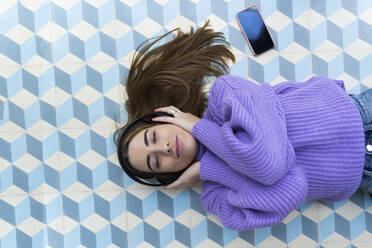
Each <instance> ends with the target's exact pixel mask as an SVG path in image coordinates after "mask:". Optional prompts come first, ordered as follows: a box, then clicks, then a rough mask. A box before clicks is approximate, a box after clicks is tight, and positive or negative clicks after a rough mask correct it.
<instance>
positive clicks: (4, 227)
mask: <svg viewBox="0 0 372 248" xmlns="http://www.w3.org/2000/svg"><path fill="white" fill-rule="evenodd" d="M0 226H1V228H0V238H1V239H2V238H3V237H4V236H5V235H7V234H8V233H9V232H10V231H13V230H14V228H15V226H13V225H11V224H9V223H8V222H6V221H3V220H2V219H0Z"/></svg>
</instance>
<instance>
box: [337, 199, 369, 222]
mask: <svg viewBox="0 0 372 248" xmlns="http://www.w3.org/2000/svg"><path fill="white" fill-rule="evenodd" d="M363 211H364V210H363V209H362V208H360V207H359V206H357V205H355V204H354V203H352V202H351V201H347V202H346V203H345V204H344V205H342V206H341V207H339V208H338V209H337V210H335V212H336V213H338V214H339V215H341V216H342V217H344V218H346V219H347V220H348V221H351V220H353V219H354V218H355V217H357V216H358V215H359V214H360V213H361V212H363Z"/></svg>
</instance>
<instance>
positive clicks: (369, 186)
mask: <svg viewBox="0 0 372 248" xmlns="http://www.w3.org/2000/svg"><path fill="white" fill-rule="evenodd" d="M349 96H350V97H351V98H352V99H353V100H354V102H355V104H356V106H357V107H358V109H359V112H360V114H361V116H362V119H363V127H364V134H365V144H366V145H368V144H370V145H371V146H372V89H368V90H366V91H364V92H362V93H360V94H358V95H355V94H349ZM365 151H366V153H365V159H364V171H363V176H362V182H361V184H360V186H359V188H360V189H362V190H364V191H368V192H369V193H372V150H371V151H368V149H367V147H366V149H365ZM371 196H372V195H371Z"/></svg>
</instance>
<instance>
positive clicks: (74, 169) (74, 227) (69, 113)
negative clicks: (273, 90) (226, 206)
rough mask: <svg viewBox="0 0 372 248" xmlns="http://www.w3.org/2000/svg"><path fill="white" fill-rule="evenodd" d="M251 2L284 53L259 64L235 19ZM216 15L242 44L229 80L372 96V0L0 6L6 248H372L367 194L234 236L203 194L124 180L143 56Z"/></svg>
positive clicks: (98, 0)
mask: <svg viewBox="0 0 372 248" xmlns="http://www.w3.org/2000/svg"><path fill="white" fill-rule="evenodd" d="M252 3H256V4H257V5H258V6H259V8H260V9H261V10H262V14H263V16H264V18H265V20H266V22H267V24H268V26H269V28H270V32H271V33H272V35H273V37H274V39H275V42H276V49H275V50H271V51H269V52H267V53H265V54H263V55H261V56H259V57H254V56H252V54H251V52H250V50H249V47H248V45H247V43H246V41H245V40H244V38H243V35H242V33H241V32H240V29H239V28H238V25H237V23H236V21H235V19H234V16H235V13H236V12H237V11H239V10H241V9H243V8H245V7H248V6H250V5H251V4H252ZM206 18H209V19H210V20H211V22H212V26H213V27H214V28H215V29H216V30H218V31H222V32H223V33H224V34H225V35H226V37H227V39H228V40H229V41H230V43H231V45H232V47H233V51H234V54H235V55H236V58H237V62H236V63H235V64H234V65H232V66H231V74H235V75H239V76H243V77H246V78H249V79H251V80H253V81H255V82H258V83H263V82H270V83H271V84H276V83H279V82H282V81H287V80H296V81H302V80H305V79H307V78H309V77H310V76H312V75H313V74H322V75H326V76H329V77H332V78H337V79H343V80H345V86H346V88H347V91H348V93H359V92H361V91H364V90H365V89H367V88H371V87H372V1H371V0H307V1H299V0H276V1H275V0H261V1H259V0H256V1H253V0H246V1H244V0H230V1H229V0H38V1H36V0H18V1H17V0H1V1H0V23H1V25H0V102H1V103H0V119H1V120H0V186H1V187H0V246H1V247H7V248H9V247H22V248H23V247H68V248H71V247H87V248H91V247H141V248H144V247H207V248H210V247H229V248H235V247H254V246H257V247H295V248H297V247H301V248H302V247H309V248H310V247H337V248H341V247H371V244H372V234H371V232H372V206H371V205H372V200H371V198H370V197H369V196H368V195H367V194H365V193H364V192H361V191H357V192H356V193H355V194H354V195H353V196H352V197H351V198H350V199H349V200H347V201H344V202H337V203H334V204H324V203H321V202H317V201H308V202H305V203H304V204H303V205H302V206H301V208H299V209H297V210H295V211H293V212H292V213H291V214H290V215H289V216H288V217H287V218H286V219H285V220H284V221H283V222H282V223H280V224H278V225H276V226H273V227H268V228H259V229H256V230H250V231H244V232H236V231H232V230H229V229H225V228H222V226H221V223H220V222H219V220H218V218H217V217H216V216H214V215H209V214H208V213H206V212H205V211H204V210H203V209H202V207H201V205H200V202H199V196H200V195H199V193H200V184H199V185H196V186H195V187H193V188H191V189H189V190H179V191H169V190H168V191H167V190H162V189H154V188H148V187H145V186H140V185H138V184H137V183H134V182H133V181H132V180H131V179H130V178H128V177H127V176H125V175H124V174H123V172H122V171H121V169H120V167H119V166H118V161H117V158H116V153H115V148H116V147H115V145H114V143H113V139H112V138H113V137H112V136H113V132H114V130H115V116H116V117H117V120H118V123H119V124H122V123H125V121H126V113H125V111H124V100H125V97H126V96H125V95H124V87H125V78H126V75H127V73H128V67H129V63H130V58H131V56H132V54H133V49H134V48H135V47H136V46H137V45H139V44H140V43H141V42H142V41H144V40H145V39H147V38H150V37H153V36H154V35H160V34H163V33H164V32H166V31H167V30H170V29H172V28H174V27H177V26H181V27H182V28H184V29H185V28H187V29H188V27H189V25H195V24H198V25H201V24H203V21H204V20H205V19H206Z"/></svg>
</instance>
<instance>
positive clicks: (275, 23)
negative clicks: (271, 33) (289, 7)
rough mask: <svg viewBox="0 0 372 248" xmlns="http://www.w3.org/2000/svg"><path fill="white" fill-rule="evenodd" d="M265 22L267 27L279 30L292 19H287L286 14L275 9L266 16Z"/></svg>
mask: <svg viewBox="0 0 372 248" xmlns="http://www.w3.org/2000/svg"><path fill="white" fill-rule="evenodd" d="M265 22H266V24H267V25H268V26H269V27H271V28H272V29H274V30H275V31H280V30H281V29H283V28H284V27H286V26H287V25H288V24H290V23H291V22H292V20H291V19H289V18H288V17H287V16H285V15H283V14H282V13H280V11H275V12H274V13H273V14H271V15H270V16H269V17H268V18H266V21H265Z"/></svg>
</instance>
